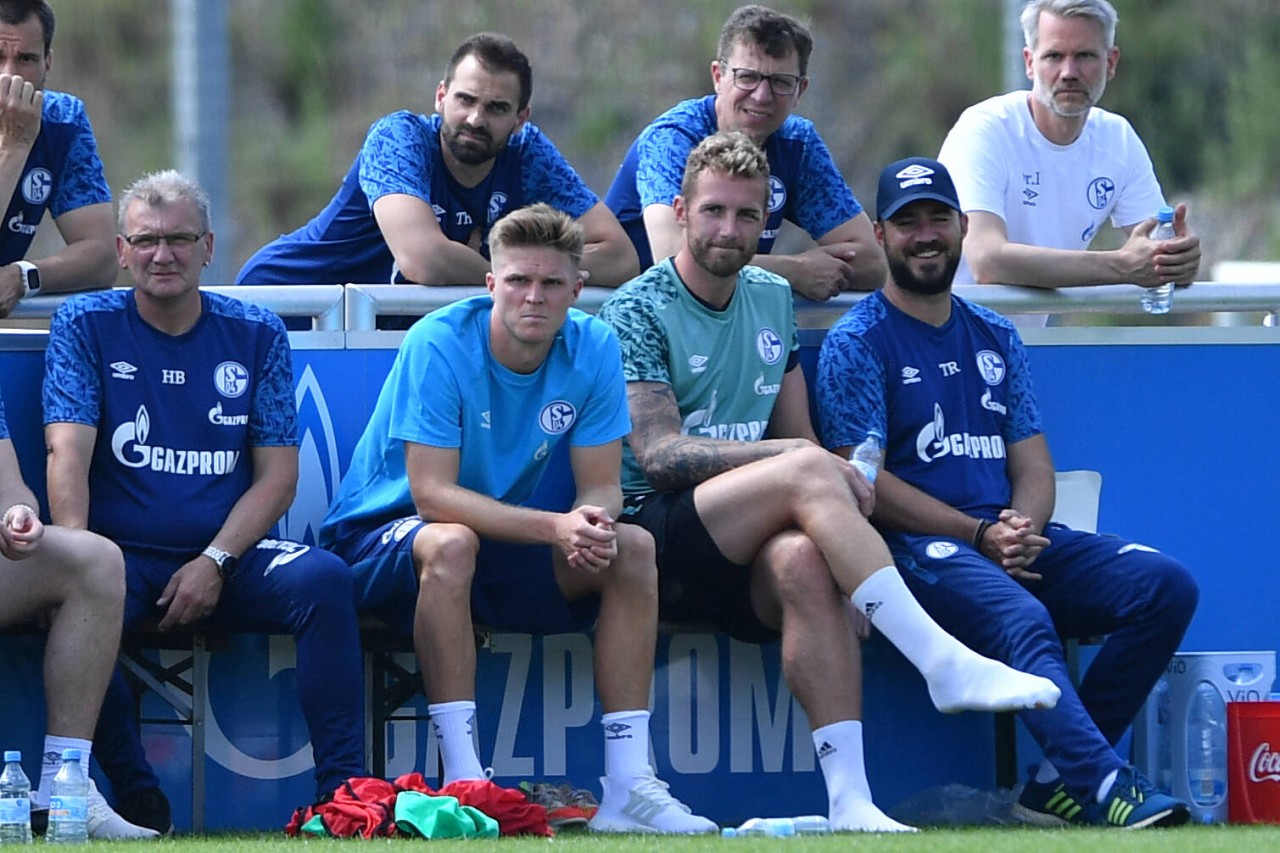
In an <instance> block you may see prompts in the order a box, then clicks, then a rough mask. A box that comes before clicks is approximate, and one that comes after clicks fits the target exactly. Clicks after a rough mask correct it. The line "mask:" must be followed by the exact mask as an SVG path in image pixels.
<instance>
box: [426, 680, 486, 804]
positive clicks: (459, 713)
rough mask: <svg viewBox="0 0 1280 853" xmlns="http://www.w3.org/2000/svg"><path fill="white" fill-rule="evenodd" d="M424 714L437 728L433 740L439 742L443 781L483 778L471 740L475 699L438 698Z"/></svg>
mask: <svg viewBox="0 0 1280 853" xmlns="http://www.w3.org/2000/svg"><path fill="white" fill-rule="evenodd" d="M427 714H429V715H430V717H431V725H432V727H433V728H434V729H435V732H436V743H438V744H439V745H440V758H441V761H443V762H444V784H446V785H447V784H449V783H450V782H457V781H458V780H459V779H483V778H485V776H484V767H483V766H482V765H481V764H480V757H479V756H478V755H476V744H475V740H474V737H475V735H474V731H475V725H476V703H475V702H473V701H471V700H469V699H463V700H461V701H458V702H439V703H435V704H431V705H428V706H427Z"/></svg>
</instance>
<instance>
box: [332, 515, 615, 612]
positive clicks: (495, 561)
mask: <svg viewBox="0 0 1280 853" xmlns="http://www.w3.org/2000/svg"><path fill="white" fill-rule="evenodd" d="M426 524H428V522H425V521H423V520H422V519H421V518H418V517H417V516H408V517H406V518H399V519H396V520H395V521H389V522H387V523H386V524H382V525H379V526H378V527H375V528H373V529H372V530H369V531H365V532H359V531H353V535H350V536H348V537H346V538H344V539H340V540H339V541H337V542H335V543H334V546H333V551H334V553H336V554H338V555H339V556H341V557H343V558H344V559H345V560H346V561H347V562H348V563H349V564H350V565H351V571H352V573H353V574H354V577H355V594H356V608H357V609H359V610H361V611H368V612H371V613H374V614H375V615H377V616H378V617H379V618H381V619H383V620H384V621H386V622H387V623H388V624H389V625H391V626H392V627H393V628H395V629H396V630H401V631H404V632H405V633H412V632H413V611H414V606H415V605H416V603H417V600H418V581H417V576H416V575H415V573H414V570H413V540H414V537H415V536H417V534H418V531H419V530H420V529H421V528H423V527H424V526H426ZM599 612H600V597H599V596H598V595H587V596H583V597H582V598H579V599H575V600H574V601H569V600H568V599H566V598H565V597H564V594H563V593H562V592H561V591H560V586H559V584H557V583H556V576H555V569H554V566H553V565H552V561H551V546H549V545H530V544H525V543H516V542H498V541H495V540H492V539H481V540H480V552H479V553H478V554H477V555H476V575H475V579H474V581H473V582H472V584H471V621H472V622H473V623H474V624H476V625H482V626H484V627H486V628H498V629H501V630H503V631H513V632H516V633H520V634H566V633H577V632H580V631H588V630H590V629H591V628H592V626H594V625H595V621H596V617H597V616H598V615H599Z"/></svg>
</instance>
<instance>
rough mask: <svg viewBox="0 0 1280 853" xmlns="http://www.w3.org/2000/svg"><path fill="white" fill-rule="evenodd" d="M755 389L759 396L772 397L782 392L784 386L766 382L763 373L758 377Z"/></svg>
mask: <svg viewBox="0 0 1280 853" xmlns="http://www.w3.org/2000/svg"><path fill="white" fill-rule="evenodd" d="M755 389H756V395H757V396H760V397H771V396H773V395H774V394H777V393H778V392H779V391H781V390H782V385H781V384H779V383H776V382H775V383H768V382H765V381H764V374H763V373H761V374H760V375H759V376H757V377H756V384H755Z"/></svg>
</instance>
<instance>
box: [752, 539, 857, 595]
mask: <svg viewBox="0 0 1280 853" xmlns="http://www.w3.org/2000/svg"><path fill="white" fill-rule="evenodd" d="M766 547H767V551H766V558H767V565H768V569H769V572H770V574H771V576H772V578H773V584H774V587H775V588H776V589H777V591H778V596H779V598H780V599H782V601H783V602H788V601H794V602H808V601H820V600H825V599H830V598H838V597H839V595H840V590H839V588H838V587H837V586H836V582H835V578H833V577H832V575H831V569H830V567H829V566H828V565H827V561H826V559H825V558H824V557H823V556H822V552H821V551H819V550H818V546H817V545H815V544H814V542H813V540H812V539H810V538H809V537H808V536H806V535H804V534H803V533H800V532H799V531H792V532H788V533H784V534H780V535H779V536H777V537H774V540H773V541H771V542H770V543H768V545H767V546H766Z"/></svg>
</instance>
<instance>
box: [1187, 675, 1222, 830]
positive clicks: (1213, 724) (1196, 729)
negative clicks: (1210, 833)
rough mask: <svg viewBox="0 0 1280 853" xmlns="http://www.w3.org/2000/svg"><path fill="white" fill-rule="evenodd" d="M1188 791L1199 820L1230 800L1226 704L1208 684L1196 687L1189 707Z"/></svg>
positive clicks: (1214, 688)
mask: <svg viewBox="0 0 1280 853" xmlns="http://www.w3.org/2000/svg"><path fill="white" fill-rule="evenodd" d="M1187 787H1188V788H1189V789H1190V791H1191V802H1192V803H1193V805H1194V806H1198V807H1200V808H1199V810H1196V809H1194V808H1193V814H1194V815H1195V817H1196V818H1197V819H1198V820H1203V819H1204V818H1205V816H1206V814H1207V813H1208V812H1210V811H1212V809H1214V808H1215V807H1217V806H1220V805H1222V802H1223V800H1225V799H1226V796H1227V703H1226V702H1225V701H1224V700H1223V698H1222V694H1221V693H1219V692H1218V689H1217V688H1216V687H1214V686H1213V685H1212V684H1211V683H1210V682H1208V681H1201V682H1200V683H1199V684H1197V685H1196V690H1195V693H1193V694H1192V696H1191V703H1190V704H1189V705H1188V706H1187Z"/></svg>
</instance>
